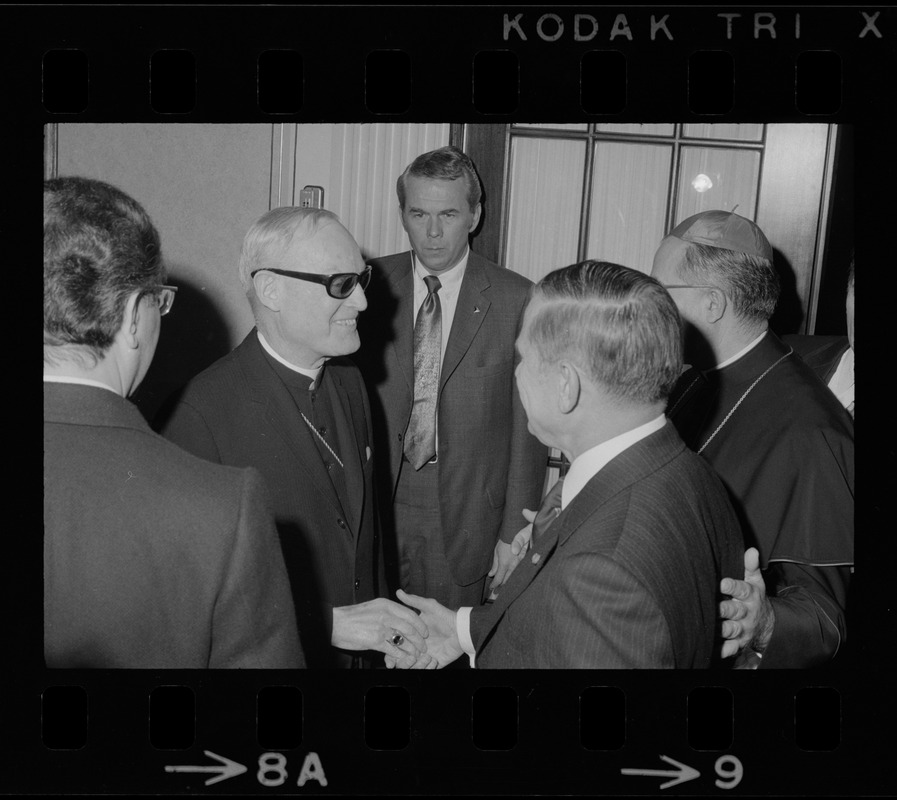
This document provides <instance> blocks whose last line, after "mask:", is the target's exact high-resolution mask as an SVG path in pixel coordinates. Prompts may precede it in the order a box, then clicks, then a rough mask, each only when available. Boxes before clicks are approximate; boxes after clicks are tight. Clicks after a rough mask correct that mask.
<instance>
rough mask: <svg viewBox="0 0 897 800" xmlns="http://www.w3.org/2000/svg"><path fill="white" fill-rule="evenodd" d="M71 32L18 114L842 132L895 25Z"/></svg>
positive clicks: (128, 16) (695, 18)
mask: <svg viewBox="0 0 897 800" xmlns="http://www.w3.org/2000/svg"><path fill="white" fill-rule="evenodd" d="M35 21H37V20H35ZM73 22H74V20H72V19H71V18H70V17H69V15H68V14H65V13H63V12H62V11H61V10H60V9H56V10H49V11H48V12H47V13H46V14H44V15H42V16H41V17H40V19H39V26H40V37H39V41H40V45H39V46H38V47H35V48H33V49H32V50H31V51H30V52H29V53H28V56H29V58H28V61H29V62H30V63H28V64H27V65H23V66H24V67H25V70H26V73H25V74H27V73H28V72H31V73H33V77H37V76H38V75H39V76H40V77H39V80H40V82H41V91H40V93H39V94H38V95H35V94H34V92H33V91H32V90H33V84H31V85H30V86H29V91H28V96H27V97H25V96H22V98H21V99H22V100H23V107H31V108H33V109H34V110H35V111H37V112H39V113H43V114H46V115H49V116H50V117H52V118H53V119H57V120H59V121H64V120H71V119H80V118H89V119H115V120H117V121H122V120H127V119H133V118H138V117H146V116H148V115H150V116H153V115H158V117H159V118H160V119H166V120H172V121H176V120H180V119H184V120H191V121H216V120H222V121H223V120H233V119H245V118H248V117H252V118H257V117H260V118H265V119H272V118H278V117H283V116H287V117H290V118H296V119H307V120H309V121H312V120H314V119H320V115H322V114H325V115H327V117H328V119H330V120H334V121H335V120H337V119H338V120H344V119H353V118H354V119H359V118H361V117H367V116H372V117H374V118H377V119H381V118H387V119H424V118H430V119H432V118H445V114H446V111H447V110H448V109H450V110H451V113H452V115H453V116H454V117H455V118H458V119H472V118H480V117H484V116H485V117H496V116H497V117H502V116H509V115H513V116H515V117H516V118H517V119H524V118H529V119H535V118H539V119H542V120H549V119H551V120H561V119H570V118H571V117H575V118H580V117H582V116H586V117H590V116H597V117H609V118H610V119H608V120H605V121H612V120H613V119H615V118H619V119H637V120H639V121H649V120H653V119H657V118H658V116H659V115H663V114H667V115H668V114H670V113H675V114H685V115H697V116H699V117H710V118H711V120H710V121H713V120H715V119H718V120H719V121H727V120H733V119H735V118H737V119H738V120H739V121H748V120H753V119H757V118H759V117H763V118H764V119H767V120H768V119H771V118H781V117H787V118H791V119H810V120H814V121H838V120H843V119H846V118H850V117H852V116H856V115H863V114H865V113H867V112H868V111H869V108H870V105H879V104H883V103H885V102H886V98H887V95H888V87H889V85H890V81H889V78H888V75H889V74H891V73H890V72H889V71H888V67H889V66H893V36H894V28H895V22H897V20H895V19H894V10H893V9H889V8H881V7H870V8H868V9H863V8H858V7H828V8H807V7H800V6H795V7H791V8H787V7H783V8H777V9H775V10H774V11H770V10H761V9H758V8H756V7H745V8H741V7H735V8H729V7H727V8H724V9H721V8H720V9H717V8H681V7H659V8H651V7H634V8H629V7H626V8H624V7H620V8H616V9H614V8H604V7H598V8H592V7H581V6H569V7H560V6H559V7H557V8H551V9H540V8H538V7H535V8H534V7H532V6H520V7H513V6H511V7H502V6H495V7H490V8H480V9H477V8H472V7H451V6H434V7H429V8H423V7H416V6H408V7H397V6H384V7H377V8H374V7H364V6H361V7H357V6H353V7H346V8H343V9H339V8H327V7H322V6H317V7H301V8H284V7H268V8H246V7H243V8H208V7H207V8H189V7H187V8H184V9H183V10H178V9H170V8H169V9H160V8H143V9H130V8H127V7H106V8H95V7H94V8H89V7H85V8H81V9H79V11H78V17H77V23H76V24H75V28H74V31H73V27H72V24H73ZM20 74H21V73H20ZM521 115H522V116H521ZM705 121H706V120H705Z"/></svg>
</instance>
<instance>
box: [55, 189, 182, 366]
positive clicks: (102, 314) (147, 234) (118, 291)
mask: <svg viewBox="0 0 897 800" xmlns="http://www.w3.org/2000/svg"><path fill="white" fill-rule="evenodd" d="M164 278H165V267H164V264H163V262H162V253H161V247H160V243H159V234H158V232H157V231H156V228H155V227H154V226H153V223H152V221H151V220H150V218H149V216H148V215H147V213H146V211H144V209H143V208H142V207H141V206H140V204H139V203H138V202H137V201H136V200H134V199H133V198H131V197H129V196H128V195H126V194H125V193H124V192H122V191H121V190H120V189H116V188H115V187H114V186H110V185H109V184H108V183H103V182H101V181H96V180H90V179H88V178H74V177H70V178H54V179H52V180H49V181H46V182H45V183H44V359H45V360H47V359H48V358H49V359H51V360H52V359H53V358H54V357H60V356H63V354H66V355H68V356H71V357H78V358H81V359H88V360H90V361H92V362H93V363H96V362H97V361H98V360H101V359H102V358H103V356H104V354H105V353H106V351H107V350H108V349H109V347H110V346H111V345H112V342H113V340H114V339H115V335H116V332H117V331H118V329H119V327H120V326H121V324H122V319H123V315H124V310H125V305H126V303H127V301H128V298H129V296H130V295H131V294H133V293H134V292H135V291H141V290H144V289H150V288H152V287H154V286H158V285H159V284H161V283H163V282H164Z"/></svg>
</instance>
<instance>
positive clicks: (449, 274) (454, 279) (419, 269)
mask: <svg viewBox="0 0 897 800" xmlns="http://www.w3.org/2000/svg"><path fill="white" fill-rule="evenodd" d="M469 256H470V247H469V246H468V248H467V250H466V251H465V252H464V255H463V256H461V260H460V261H459V262H458V263H457V264H455V266H454V267H451V268H450V269H445V270H443V271H442V272H430V271H429V270H428V269H427V268H426V267H425V266H424V265H423V264H422V263H421V262H420V259H418V257H417V253H415V252H414V251H413V250H412V251H411V258H412V260H413V262H414V274H415V275H417V277H418V278H419V279H420V280H421V281H423V279H424V278H426V277H427V275H435V276H436V277H437V278H439V283H440V286H441V289H440V291H442V293H443V295H445V294H446V290H448V291H449V292H451V291H453V290H455V289H458V288H459V287H460V286H461V281H463V280H464V273H465V271H466V270H467V259H468V257H469Z"/></svg>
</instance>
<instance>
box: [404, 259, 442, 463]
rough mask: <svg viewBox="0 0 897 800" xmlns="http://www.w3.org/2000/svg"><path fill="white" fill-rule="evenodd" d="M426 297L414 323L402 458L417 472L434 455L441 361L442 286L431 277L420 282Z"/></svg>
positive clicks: (433, 276)
mask: <svg viewBox="0 0 897 800" xmlns="http://www.w3.org/2000/svg"><path fill="white" fill-rule="evenodd" d="M424 282H425V283H426V284H427V296H426V298H425V299H424V302H423V305H421V307H420V310H419V311H418V312H417V320H416V322H415V323H414V405H413V406H412V409H411V421H410V422H409V423H408V430H407V431H406V432H405V456H406V457H407V459H408V460H409V461H410V462H411V465H412V466H413V467H414V468H415V469H416V470H417V469H420V468H421V467H422V466H423V465H424V464H426V463H427V462H428V461H429V460H430V459H431V458H433V456H434V455H436V398H437V395H438V393H439V366H440V362H441V361H442V307H441V306H440V304H439V297H438V296H437V295H436V292H438V291H439V289H440V287H441V286H442V284H441V283H440V282H439V278H437V277H436V276H435V275H427V277H426V278H424Z"/></svg>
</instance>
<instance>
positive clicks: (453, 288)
mask: <svg viewBox="0 0 897 800" xmlns="http://www.w3.org/2000/svg"><path fill="white" fill-rule="evenodd" d="M468 256H470V248H469V247H468V248H467V250H465V251H464V255H463V256H462V257H461V260H460V261H459V262H458V263H457V264H455V266H454V267H452V268H451V269H447V270H443V271H442V272H429V271H428V270H427V269H426V268H425V267H424V265H423V264H421V263H420V261H418V260H417V256H416V255H415V254H414V252H413V251H412V253H411V258H412V259H413V261H414V321H415V322H416V321H417V312H418V311H420V307H421V306H422V305H423V303H424V300H426V298H427V294H428V291H427V284H426V283H424V278H426V277H427V276H428V275H435V276H436V277H437V278H439V283H440V284H441V288H440V289H439V291H438V292H437V294H436V296H437V297H438V298H439V307H440V309H441V319H442V359H444V358H445V348H446V346H447V345H448V340H449V334H450V333H451V331H452V321H453V320H454V319H455V309H456V308H457V307H458V294H459V293H460V292H461V282H462V281H463V280H464V273H465V272H467V258H468ZM412 324H413V323H412ZM442 359H440V363H441V361H442Z"/></svg>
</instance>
